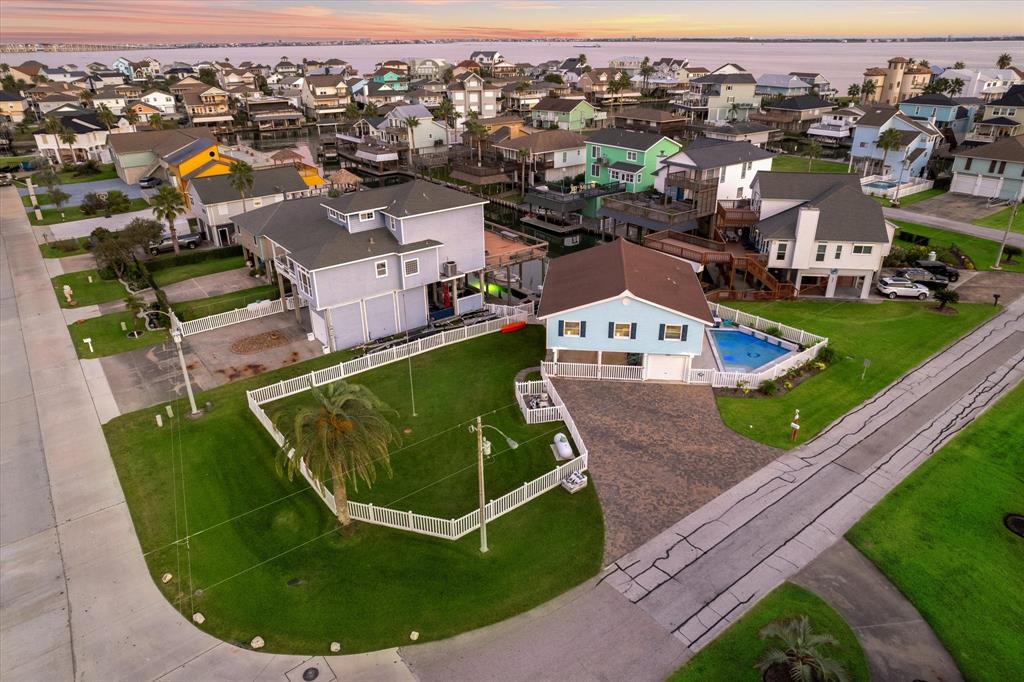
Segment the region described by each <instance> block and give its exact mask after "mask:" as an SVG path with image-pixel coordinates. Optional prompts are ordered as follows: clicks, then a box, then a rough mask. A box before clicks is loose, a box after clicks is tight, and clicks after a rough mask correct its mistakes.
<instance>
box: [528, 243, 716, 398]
mask: <svg viewBox="0 0 1024 682" xmlns="http://www.w3.org/2000/svg"><path fill="white" fill-rule="evenodd" d="M537 317H538V319H540V320H542V321H543V322H544V324H545V326H546V328H547V349H548V355H549V358H548V359H549V361H551V362H552V363H553V365H552V367H553V373H554V374H556V375H557V374H558V373H559V372H560V371H562V370H564V371H563V373H569V374H572V375H573V376H591V377H593V378H601V377H609V378H619V379H625V378H631V379H643V380H661V381H686V380H687V379H688V377H689V373H690V369H691V364H692V361H693V358H695V357H697V356H699V355H700V354H701V352H702V350H703V348H704V337H705V334H704V330H705V328H706V327H710V326H712V325H713V324H714V321H713V318H712V316H711V312H710V310H709V308H708V302H707V299H706V298H704V292H703V290H702V289H701V286H700V282H699V281H698V280H697V275H696V273H695V272H694V270H693V265H692V264H690V263H689V262H688V261H685V260H683V259H681V258H676V257H674V256H670V255H668V254H665V253H661V252H659V251H655V250H653V249H649V248H647V247H645V246H639V245H637V244H634V243H632V242H628V241H626V240H624V239H618V240H616V241H614V242H608V243H605V244H602V245H600V246H595V247H592V248H590V249H586V250H584V251H578V252H576V253H573V254H569V255H567V256H562V257H561V258H557V259H555V260H554V261H552V262H551V265H550V266H549V268H548V274H547V278H546V280H545V282H544V294H543V296H542V297H541V301H540V307H539V308H538V311H537ZM566 363H569V364H566ZM570 364H571V366H570Z"/></svg>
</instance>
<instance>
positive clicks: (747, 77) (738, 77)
mask: <svg viewBox="0 0 1024 682" xmlns="http://www.w3.org/2000/svg"><path fill="white" fill-rule="evenodd" d="M690 82H691V83H754V84H756V83H757V79H756V78H754V77H753V76H752V75H751V74H749V73H709V74H708V75H706V76H700V77H698V78H693V79H691V80H690Z"/></svg>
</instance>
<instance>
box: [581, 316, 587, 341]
mask: <svg viewBox="0 0 1024 682" xmlns="http://www.w3.org/2000/svg"><path fill="white" fill-rule="evenodd" d="M586 335H587V321H586V320H584V321H583V322H580V338H583V337H585V336H586Z"/></svg>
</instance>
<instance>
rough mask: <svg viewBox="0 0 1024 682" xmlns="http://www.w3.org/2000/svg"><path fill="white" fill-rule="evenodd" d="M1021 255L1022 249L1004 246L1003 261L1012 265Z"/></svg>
mask: <svg viewBox="0 0 1024 682" xmlns="http://www.w3.org/2000/svg"><path fill="white" fill-rule="evenodd" d="M1020 254H1021V248H1020V247H1019V246H1014V245H1012V244H1006V245H1005V246H1003V260H1004V261H1006V262H1007V263H1012V262H1013V259H1014V258H1016V257H1017V256H1019V255H1020Z"/></svg>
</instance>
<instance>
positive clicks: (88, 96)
mask: <svg viewBox="0 0 1024 682" xmlns="http://www.w3.org/2000/svg"><path fill="white" fill-rule="evenodd" d="M95 96H96V95H94V94H93V92H92V90H82V92H80V93H78V99H79V100H80V101H81V102H82V106H83V107H85V108H88V107H89V105H91V104H92V99H93V97H95Z"/></svg>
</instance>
